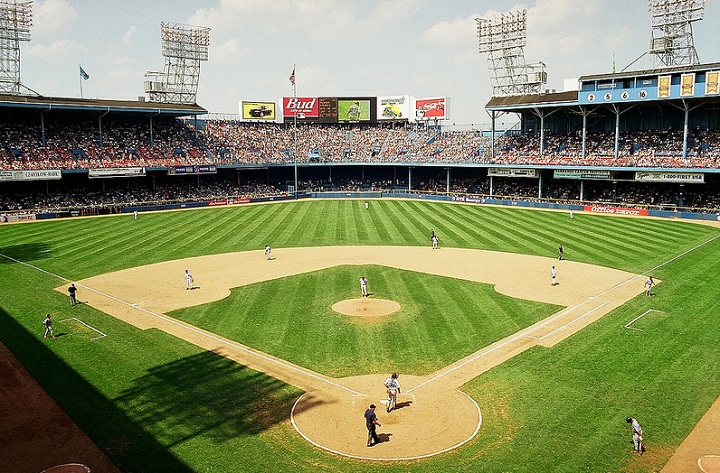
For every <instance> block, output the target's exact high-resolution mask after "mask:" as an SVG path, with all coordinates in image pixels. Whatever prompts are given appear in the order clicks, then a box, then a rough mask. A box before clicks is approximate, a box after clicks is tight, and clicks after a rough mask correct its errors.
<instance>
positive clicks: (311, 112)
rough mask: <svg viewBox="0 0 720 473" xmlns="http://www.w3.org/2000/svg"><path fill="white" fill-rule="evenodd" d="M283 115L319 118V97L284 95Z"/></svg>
mask: <svg viewBox="0 0 720 473" xmlns="http://www.w3.org/2000/svg"><path fill="white" fill-rule="evenodd" d="M283 115H284V116H286V117H294V116H297V117H298V118H306V117H307V118H317V117H318V98H317V97H283Z"/></svg>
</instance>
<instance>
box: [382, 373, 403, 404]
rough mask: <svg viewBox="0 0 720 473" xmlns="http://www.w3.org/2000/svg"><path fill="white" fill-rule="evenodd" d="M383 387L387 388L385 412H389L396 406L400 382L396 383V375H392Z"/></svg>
mask: <svg viewBox="0 0 720 473" xmlns="http://www.w3.org/2000/svg"><path fill="white" fill-rule="evenodd" d="M385 387H386V388H387V395H388V400H387V406H386V407H387V409H386V410H387V411H388V412H390V411H391V410H392V408H393V407H394V406H395V405H396V404H397V395H398V393H399V392H400V382H399V381H398V374H397V373H393V374H391V375H390V377H389V378H388V379H386V380H385Z"/></svg>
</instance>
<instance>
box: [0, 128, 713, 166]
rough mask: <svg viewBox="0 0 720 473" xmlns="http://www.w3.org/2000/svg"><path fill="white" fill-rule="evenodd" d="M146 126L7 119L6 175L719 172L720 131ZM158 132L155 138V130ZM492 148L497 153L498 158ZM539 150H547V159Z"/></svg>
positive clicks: (1, 157)
mask: <svg viewBox="0 0 720 473" xmlns="http://www.w3.org/2000/svg"><path fill="white" fill-rule="evenodd" d="M153 123H154V124H153V126H152V128H151V127H150V126H149V123H147V122H138V121H132V120H129V119H128V120H120V119H108V120H106V121H105V122H103V124H102V127H99V126H98V123H97V122H96V121H95V122H93V121H89V120H84V121H83V120H80V119H78V120H69V121H63V122H60V121H50V122H48V123H47V124H45V125H44V129H41V127H40V125H39V124H38V123H36V122H35V121H34V120H32V119H25V120H22V119H21V120H14V119H12V120H11V119H10V118H9V117H6V118H5V119H2V118H0V169H1V170H35V169H67V170H72V169H88V168H111V167H147V168H166V167H171V166H181V165H183V166H185V165H213V164H215V165H265V164H291V163H294V162H295V160H296V157H297V162H299V163H307V162H318V163H344V162H349V163H370V162H372V163H389V164H396V163H397V164H406V163H410V164H412V163H428V164H437V163H440V164H442V163H453V164H465V163H467V164H503V165H542V166H547V165H551V166H613V167H654V168H697V169H704V168H717V167H719V166H720V130H702V129H697V128H696V129H692V130H690V132H689V134H688V140H687V146H686V149H685V150H684V149H683V132H682V130H674V129H667V130H661V131H657V130H653V131H632V132H621V133H620V135H619V140H618V146H617V152H616V146H615V133H614V132H595V133H588V134H587V136H586V139H585V149H584V151H583V146H582V135H581V133H580V132H574V133H564V134H554V133H550V132H546V133H544V134H543V146H542V150H541V146H540V134H539V133H525V134H517V133H506V134H503V135H502V136H500V137H496V139H495V142H494V143H493V142H492V140H491V138H490V137H489V134H488V133H484V132H481V131H478V130H463V131H446V130H442V129H441V128H440V127H434V126H430V125H425V124H414V123H413V124H411V123H393V124H387V123H384V124H380V125H367V124H339V125H338V124H327V125H323V124H299V125H298V126H297V127H294V126H292V125H290V124H279V123H254V122H253V123H250V122H242V121H234V120H199V121H198V122H197V123H198V124H199V125H198V126H197V129H195V128H194V125H193V123H195V122H192V123H191V122H184V121H182V120H175V119H161V118H158V119H156V120H155V121H154V122H153ZM151 130H152V131H151ZM493 150H494V151H493ZM541 151H542V152H541Z"/></svg>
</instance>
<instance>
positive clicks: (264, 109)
mask: <svg viewBox="0 0 720 473" xmlns="http://www.w3.org/2000/svg"><path fill="white" fill-rule="evenodd" d="M240 116H241V117H242V119H243V120H266V121H274V120H275V117H276V112H275V102H245V101H242V102H240Z"/></svg>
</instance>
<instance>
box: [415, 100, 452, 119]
mask: <svg viewBox="0 0 720 473" xmlns="http://www.w3.org/2000/svg"><path fill="white" fill-rule="evenodd" d="M415 118H417V119H418V120H429V119H433V120H434V119H438V120H440V119H445V118H447V100H446V98H445V97H435V98H431V99H416V100H415Z"/></svg>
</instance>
